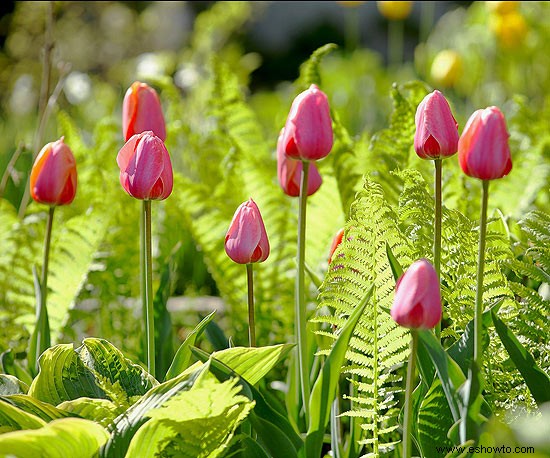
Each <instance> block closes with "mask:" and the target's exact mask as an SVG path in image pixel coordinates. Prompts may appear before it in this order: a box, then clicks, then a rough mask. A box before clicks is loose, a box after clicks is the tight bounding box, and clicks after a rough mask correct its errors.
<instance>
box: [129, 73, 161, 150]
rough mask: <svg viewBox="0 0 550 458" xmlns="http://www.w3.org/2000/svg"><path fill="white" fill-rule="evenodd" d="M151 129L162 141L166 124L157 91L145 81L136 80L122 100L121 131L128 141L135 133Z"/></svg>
mask: <svg viewBox="0 0 550 458" xmlns="http://www.w3.org/2000/svg"><path fill="white" fill-rule="evenodd" d="M148 130H152V131H153V132H154V134H155V135H156V136H157V137H159V138H160V139H161V140H162V141H164V140H166V126H165V125H164V116H163V114H162V108H161V106H160V99H159V96H158V95H157V92H156V91H155V90H154V89H153V88H152V87H150V86H148V85H147V84H145V83H140V82H139V81H136V82H135V83H133V84H132V85H131V86H130V87H129V88H128V90H127V91H126V95H125V96H124V101H123V102H122V131H123V134H124V140H125V141H128V140H129V139H130V137H132V136H133V135H135V134H141V133H142V132H145V131H148Z"/></svg>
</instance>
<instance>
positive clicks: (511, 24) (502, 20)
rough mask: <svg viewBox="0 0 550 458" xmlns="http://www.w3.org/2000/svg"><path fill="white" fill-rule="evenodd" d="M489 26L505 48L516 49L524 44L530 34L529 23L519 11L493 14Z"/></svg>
mask: <svg viewBox="0 0 550 458" xmlns="http://www.w3.org/2000/svg"><path fill="white" fill-rule="evenodd" d="M489 26H490V28H491V30H492V32H493V33H494V34H495V35H496V37H497V38H498V42H499V44H500V45H501V46H502V47H503V48H507V49H514V48H517V47H519V46H521V45H522V44H523V41H524V40H525V37H526V35H527V32H528V26H527V22H526V21H525V18H524V17H523V16H522V15H521V13H519V12H518V11H511V12H509V13H506V14H492V15H491V17H490V18H489Z"/></svg>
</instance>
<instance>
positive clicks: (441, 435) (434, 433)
mask: <svg viewBox="0 0 550 458" xmlns="http://www.w3.org/2000/svg"><path fill="white" fill-rule="evenodd" d="M415 423H416V424H417V429H418V433H417V434H418V441H419V443H420V446H421V448H422V452H423V454H424V456H427V457H428V456H429V457H433V458H436V457H438V456H441V457H442V456H444V453H442V454H440V455H438V454H437V451H436V449H435V446H436V445H437V446H438V447H439V446H442V447H445V446H450V447H452V446H453V443H452V442H451V441H449V439H448V438H447V432H448V431H449V429H450V428H451V426H452V425H453V423H454V420H453V417H452V415H451V411H450V410H449V405H448V404H447V399H446V397H445V393H444V392H443V389H442V387H441V381H440V380H439V378H436V379H435V380H434V381H433V383H432V386H431V387H430V389H429V390H428V392H427V393H426V395H425V396H424V399H422V401H421V403H420V408H419V411H418V416H417V419H416V421H415Z"/></svg>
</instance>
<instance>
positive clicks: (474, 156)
mask: <svg viewBox="0 0 550 458" xmlns="http://www.w3.org/2000/svg"><path fill="white" fill-rule="evenodd" d="M509 136H510V135H509V134H508V131H507V129H506V120H505V119H504V115H503V114H502V112H501V111H500V110H499V109H498V108H497V107H489V108H485V109H484V110H477V111H476V112H474V114H472V116H470V119H468V122H467V123H466V127H464V132H462V135H461V137H460V140H459V142H458V161H459V163H460V167H462V170H463V171H464V173H465V174H466V175H468V176H471V177H474V178H479V179H481V180H494V179H497V178H502V177H504V176H506V175H508V174H509V173H510V170H512V159H511V157H510V147H509V146H508V137H509Z"/></svg>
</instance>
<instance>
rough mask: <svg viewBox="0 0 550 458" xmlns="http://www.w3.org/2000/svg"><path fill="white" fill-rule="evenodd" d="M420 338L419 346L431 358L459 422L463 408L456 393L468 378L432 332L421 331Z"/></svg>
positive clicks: (453, 413) (453, 414) (419, 332)
mask: <svg viewBox="0 0 550 458" xmlns="http://www.w3.org/2000/svg"><path fill="white" fill-rule="evenodd" d="M418 337H419V339H418V344H419V345H418V346H419V348H420V347H422V348H423V351H426V353H427V354H428V355H429V356H430V359H431V360H432V363H433V365H434V366H435V370H436V372H437V375H438V377H439V380H440V381H441V387H442V388H443V392H444V393H445V397H446V398H447V403H448V405H449V408H450V410H451V414H452V416H453V420H454V421H455V422H457V421H458V420H459V419H460V412H461V406H460V404H459V402H458V399H457V394H456V393H457V390H458V388H459V387H460V386H461V385H462V384H463V383H464V381H465V380H466V377H465V376H464V374H463V373H462V370H461V369H460V367H459V366H458V364H457V363H456V362H455V361H454V360H453V359H452V358H451V357H450V356H449V355H447V353H445V350H444V349H443V347H442V346H441V344H440V343H439V341H438V340H437V339H436V338H435V336H434V335H433V333H432V332H431V331H428V330H419V331H418Z"/></svg>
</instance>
